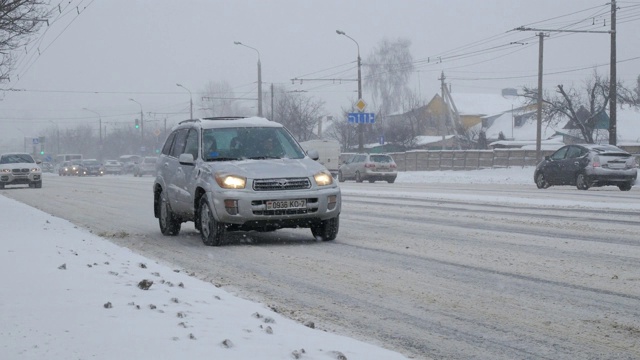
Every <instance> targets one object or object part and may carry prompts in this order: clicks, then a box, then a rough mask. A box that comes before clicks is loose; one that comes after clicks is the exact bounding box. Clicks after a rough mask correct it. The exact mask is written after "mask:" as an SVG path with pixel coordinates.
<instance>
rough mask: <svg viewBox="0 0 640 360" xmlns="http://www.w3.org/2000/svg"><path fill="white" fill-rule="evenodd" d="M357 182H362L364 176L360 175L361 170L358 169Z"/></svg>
mask: <svg viewBox="0 0 640 360" xmlns="http://www.w3.org/2000/svg"><path fill="white" fill-rule="evenodd" d="M356 182H362V176H361V175H360V171H356Z"/></svg>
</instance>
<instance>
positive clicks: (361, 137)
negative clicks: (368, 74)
mask: <svg viewBox="0 0 640 360" xmlns="http://www.w3.org/2000/svg"><path fill="white" fill-rule="evenodd" d="M336 34H338V35H344V36H346V37H348V38H349V39H351V41H353V42H354V43H356V46H357V47H358V101H360V100H362V73H361V71H360V68H361V67H362V61H361V59H360V44H358V42H357V41H356V40H355V39H354V38H352V37H351V36H349V35H347V34H346V33H345V32H344V31H342V30H336ZM363 127H364V124H363V123H358V152H363V150H364V128H363Z"/></svg>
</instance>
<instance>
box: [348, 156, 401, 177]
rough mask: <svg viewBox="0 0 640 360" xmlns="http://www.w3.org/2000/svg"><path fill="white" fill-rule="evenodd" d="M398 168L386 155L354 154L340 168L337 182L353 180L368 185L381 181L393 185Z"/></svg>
mask: <svg viewBox="0 0 640 360" xmlns="http://www.w3.org/2000/svg"><path fill="white" fill-rule="evenodd" d="M397 168H398V166H397V165H396V162H395V161H394V160H393V158H392V157H391V156H390V155H387V154H355V155H353V156H352V157H351V158H350V159H349V160H347V161H345V162H344V164H342V165H341V166H340V170H339V171H338V181H340V182H343V181H345V180H350V179H353V180H355V181H356V182H363V181H365V180H367V181H369V182H370V183H372V182H375V181H376V180H383V181H386V182H388V183H390V184H391V183H393V182H394V181H396V177H398V169H397Z"/></svg>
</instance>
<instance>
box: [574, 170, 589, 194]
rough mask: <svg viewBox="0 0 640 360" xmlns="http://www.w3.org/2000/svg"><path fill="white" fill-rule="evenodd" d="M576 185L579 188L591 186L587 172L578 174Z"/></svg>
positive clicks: (586, 188) (583, 188) (587, 188)
mask: <svg viewBox="0 0 640 360" xmlns="http://www.w3.org/2000/svg"><path fill="white" fill-rule="evenodd" d="M576 187H577V188H578V190H589V188H590V187H591V186H590V185H589V179H588V178H587V176H586V175H585V174H583V173H580V174H578V176H576Z"/></svg>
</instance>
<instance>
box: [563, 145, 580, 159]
mask: <svg viewBox="0 0 640 360" xmlns="http://www.w3.org/2000/svg"><path fill="white" fill-rule="evenodd" d="M581 150H582V148H580V147H578V146H570V147H569V150H567V154H566V158H567V159H575V158H579V157H580V156H582V155H583V154H582V151H581Z"/></svg>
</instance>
